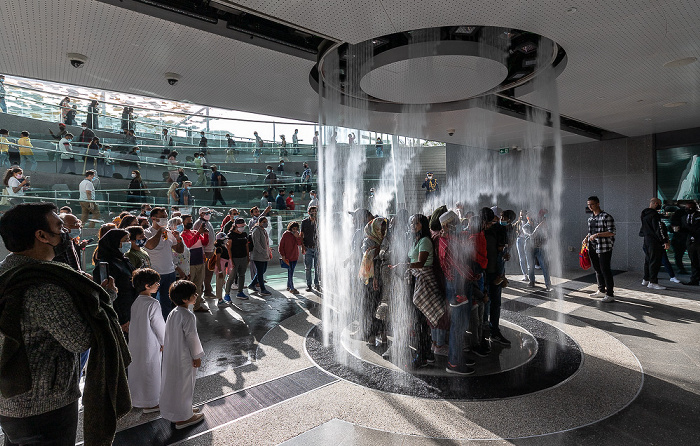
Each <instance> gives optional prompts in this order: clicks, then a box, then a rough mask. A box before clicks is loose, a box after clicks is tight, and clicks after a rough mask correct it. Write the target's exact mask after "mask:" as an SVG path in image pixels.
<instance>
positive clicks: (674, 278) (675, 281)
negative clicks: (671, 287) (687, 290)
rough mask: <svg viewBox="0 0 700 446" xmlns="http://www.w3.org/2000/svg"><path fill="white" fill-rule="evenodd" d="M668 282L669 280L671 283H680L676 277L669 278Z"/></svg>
mask: <svg viewBox="0 0 700 446" xmlns="http://www.w3.org/2000/svg"><path fill="white" fill-rule="evenodd" d="M669 280H670V281H671V282H673V283H681V281H680V280H678V278H677V277H671V278H670V279H669Z"/></svg>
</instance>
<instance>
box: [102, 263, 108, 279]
mask: <svg viewBox="0 0 700 446" xmlns="http://www.w3.org/2000/svg"><path fill="white" fill-rule="evenodd" d="M107 279H109V263H107V262H100V281H104V280H107Z"/></svg>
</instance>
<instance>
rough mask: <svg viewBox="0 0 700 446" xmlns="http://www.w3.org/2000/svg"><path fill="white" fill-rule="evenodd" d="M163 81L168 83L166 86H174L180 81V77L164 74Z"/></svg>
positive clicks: (173, 74)
mask: <svg viewBox="0 0 700 446" xmlns="http://www.w3.org/2000/svg"><path fill="white" fill-rule="evenodd" d="M165 79H166V80H167V81H168V84H170V85H175V84H177V82H178V81H179V80H180V75H179V74H177V73H165Z"/></svg>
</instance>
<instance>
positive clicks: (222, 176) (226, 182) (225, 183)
mask: <svg viewBox="0 0 700 446" xmlns="http://www.w3.org/2000/svg"><path fill="white" fill-rule="evenodd" d="M219 176H220V177H221V185H222V186H228V181H226V177H225V176H224V174H222V173H220V174H219Z"/></svg>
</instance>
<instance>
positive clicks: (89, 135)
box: [79, 122, 95, 150]
mask: <svg viewBox="0 0 700 446" xmlns="http://www.w3.org/2000/svg"><path fill="white" fill-rule="evenodd" d="M80 126H81V127H82V128H83V131H82V132H81V133H80V139H79V141H80V142H81V143H83V144H81V146H84V147H85V150H87V146H88V144H90V142H91V141H92V139H93V138H94V137H95V132H93V131H92V129H90V128H88V125H87V122H83V123H82V124H80Z"/></svg>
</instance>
